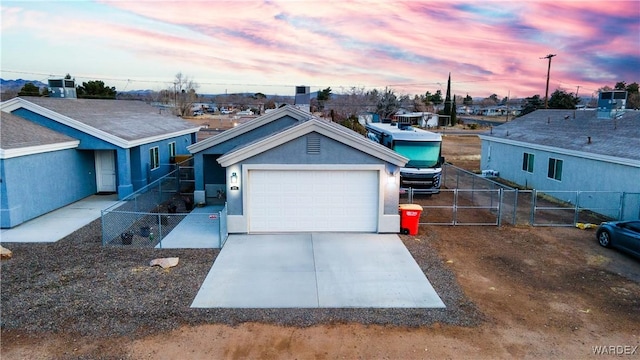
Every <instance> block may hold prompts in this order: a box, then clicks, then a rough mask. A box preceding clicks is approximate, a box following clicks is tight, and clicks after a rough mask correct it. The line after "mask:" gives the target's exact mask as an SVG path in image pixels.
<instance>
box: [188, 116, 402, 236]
mask: <svg viewBox="0 0 640 360" xmlns="http://www.w3.org/2000/svg"><path fill="white" fill-rule="evenodd" d="M188 150H189V151H190V152H191V153H192V154H193V156H194V167H195V193H194V199H195V202H196V203H205V202H210V201H211V200H212V198H217V197H220V196H224V197H225V198H226V202H227V214H228V217H227V221H228V222H227V227H228V231H229V233H264V232H372V233H397V232H398V231H399V227H400V219H399V215H398V203H399V195H398V194H399V188H398V186H399V181H398V176H399V170H400V167H402V166H403V165H405V164H406V162H407V161H408V160H407V159H406V158H404V157H402V156H400V155H399V154H397V153H395V152H393V151H391V150H389V149H387V148H386V147H384V146H382V145H380V144H377V143H375V142H373V141H370V140H368V139H366V138H365V137H364V136H362V135H360V134H357V133H355V132H353V131H352V130H349V129H347V128H345V127H343V126H341V125H338V124H335V123H332V122H330V121H326V120H322V119H319V118H316V117H314V116H312V115H311V114H310V113H309V112H306V111H303V110H300V109H298V108H296V107H294V106H285V107H281V108H279V109H277V110H274V111H271V112H269V113H267V114H265V115H263V116H261V117H258V118H256V119H254V120H252V121H250V122H247V123H244V124H242V125H239V126H237V127H235V128H233V129H230V130H227V131H225V132H223V133H221V134H218V135H216V136H213V137H211V138H208V139H206V140H203V141H201V142H198V143H195V144H193V145H190V146H189V147H188Z"/></svg>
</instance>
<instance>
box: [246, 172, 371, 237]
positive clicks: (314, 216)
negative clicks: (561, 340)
mask: <svg viewBox="0 0 640 360" xmlns="http://www.w3.org/2000/svg"><path fill="white" fill-rule="evenodd" d="M248 191H249V194H248V203H249V205H248V208H249V214H248V216H249V231H251V232H288V231H289V232H312V231H325V232H328V231H358V232H375V231H377V228H378V197H379V193H380V190H379V181H378V172H377V171H372V170H366V171H364V170H363V171H357V170H348V171H327V170H278V171H275V170H249V190H248Z"/></svg>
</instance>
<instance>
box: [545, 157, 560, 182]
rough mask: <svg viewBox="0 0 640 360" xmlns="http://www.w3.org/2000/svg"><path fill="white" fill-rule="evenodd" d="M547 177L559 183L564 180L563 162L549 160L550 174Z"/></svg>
mask: <svg viewBox="0 0 640 360" xmlns="http://www.w3.org/2000/svg"><path fill="white" fill-rule="evenodd" d="M547 176H548V177H549V178H551V179H556V180H558V181H560V180H562V160H559V159H554V158H549V172H548V174H547Z"/></svg>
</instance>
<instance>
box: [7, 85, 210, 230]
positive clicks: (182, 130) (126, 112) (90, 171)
mask: <svg viewBox="0 0 640 360" xmlns="http://www.w3.org/2000/svg"><path fill="white" fill-rule="evenodd" d="M0 109H1V110H2V125H3V127H2V136H3V140H2V141H3V144H2V146H3V147H2V149H3V158H2V161H3V177H2V184H1V185H2V195H1V196H2V198H3V199H4V198H7V199H13V200H12V202H11V203H8V202H4V201H3V202H2V204H0V206H1V207H0V211H1V213H2V215H3V220H2V227H12V226H15V225H18V224H20V223H21V222H24V221H27V220H29V219H31V218H33V217H35V216H38V215H42V214H44V213H46V212H48V211H51V210H54V209H56V208H59V207H62V206H65V205H67V204H69V203H72V202H74V201H77V200H80V199H82V198H84V197H86V196H89V195H92V194H95V193H101V192H104V193H117V194H118V197H119V198H120V199H122V198H124V197H126V196H127V195H129V194H131V193H133V191H135V190H138V189H140V188H142V187H144V186H145V185H147V184H148V183H150V182H152V181H154V180H156V179H158V178H160V177H161V176H163V175H165V174H167V173H168V172H169V171H170V170H171V169H172V168H173V166H171V165H169V164H170V162H171V160H172V157H173V156H175V155H176V154H186V153H187V146H189V145H191V144H193V143H194V142H195V141H196V133H197V132H198V130H199V128H198V127H195V126H194V125H193V124H191V123H188V122H186V121H184V120H182V119H179V118H177V117H175V116H172V115H169V114H168V113H167V111H161V110H160V109H158V108H154V107H152V106H150V105H147V104H145V103H143V102H138V101H125V100H92V99H66V98H39V97H33V98H13V99H10V100H7V101H5V102H3V103H1V104H0ZM16 117H18V118H21V119H22V123H25V124H28V125H29V126H28V127H27V126H25V127H24V129H25V132H20V131H18V130H19V128H18V129H14V131H11V132H9V131H8V132H7V133H5V130H8V129H9V127H7V128H6V129H5V119H7V120H6V121H7V123H8V124H13V125H9V126H15V124H14V123H15V122H16V121H17V120H15V118H16ZM31 125H39V126H37V127H36V128H33V127H32V126H31ZM32 128H33V129H37V131H36V130H33V131H31V130H29V131H27V129H32ZM42 128H46V129H48V131H47V130H43V129H42ZM45 132H46V133H48V134H49V135H46V136H45V138H50V137H51V136H52V135H51V133H56V134H57V136H59V137H60V138H56V139H63V138H62V136H64V139H67V140H68V141H65V142H63V143H67V145H69V147H66V148H64V149H63V150H65V151H62V152H61V151H60V150H58V149H57V147H56V146H54V149H55V150H56V151H54V152H51V151H48V150H49V147H51V146H53V145H48V144H47V143H46V142H45V143H43V142H42V140H41V139H40V137H39V136H44V135H42V134H45ZM32 137H33V140H30V139H32ZM21 139H22V140H21ZM24 139H27V140H28V141H33V142H34V143H35V144H36V145H35V146H36V149H35V150H34V149H32V148H31V145H28V144H27V145H16V144H17V143H20V142H23V140H24ZM71 142H73V143H74V144H75V145H74V146H73V147H71V146H70V144H71ZM5 144H6V145H5ZM56 144H57V143H56ZM43 145H44V146H45V147H44V150H47V151H41V150H43V148H42V146H43ZM5 146H7V147H9V146H13V147H16V146H18V147H22V148H25V149H26V150H25V153H24V154H25V155H20V156H12V155H11V154H12V153H13V154H15V153H17V152H18V150H11V148H6V149H5ZM33 151H35V152H33ZM7 154H9V155H7ZM45 154H46V155H45ZM32 155H34V156H32ZM35 155H37V156H35ZM7 156H11V157H10V158H7ZM43 159H49V160H43ZM18 162H19V163H20V165H19V167H20V168H21V169H23V170H21V171H18V170H16V168H17V167H16V166H14V163H18ZM10 169H11V173H9V170H10ZM34 174H38V176H37V177H36V176H34ZM18 189H19V190H18ZM41 191H42V192H41ZM5 219H9V220H5Z"/></svg>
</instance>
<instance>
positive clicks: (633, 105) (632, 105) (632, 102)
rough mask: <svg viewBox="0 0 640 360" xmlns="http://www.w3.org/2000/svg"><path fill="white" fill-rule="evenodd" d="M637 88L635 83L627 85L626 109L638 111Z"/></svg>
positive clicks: (638, 93) (639, 102) (639, 99)
mask: <svg viewBox="0 0 640 360" xmlns="http://www.w3.org/2000/svg"><path fill="white" fill-rule="evenodd" d="M638 88H639V86H638V83H637V82H634V83H631V84H629V85H627V87H626V90H627V106H626V108H627V109H636V110H638V109H640V92H639V91H638Z"/></svg>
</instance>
